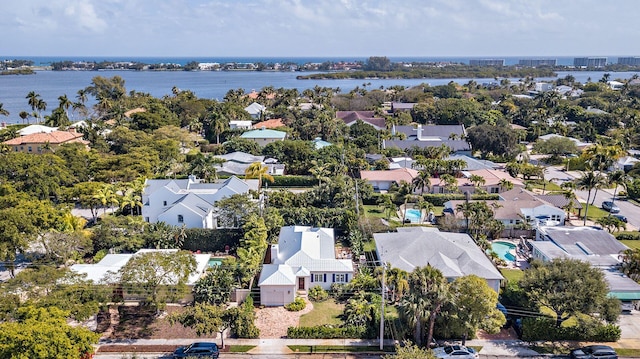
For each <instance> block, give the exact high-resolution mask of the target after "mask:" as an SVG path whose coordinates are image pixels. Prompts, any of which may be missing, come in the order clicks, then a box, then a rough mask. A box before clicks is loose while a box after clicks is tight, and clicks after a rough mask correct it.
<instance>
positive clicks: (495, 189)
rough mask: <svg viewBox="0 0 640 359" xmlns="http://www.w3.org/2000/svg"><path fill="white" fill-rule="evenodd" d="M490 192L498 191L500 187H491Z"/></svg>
mask: <svg viewBox="0 0 640 359" xmlns="http://www.w3.org/2000/svg"><path fill="white" fill-rule="evenodd" d="M491 193H500V187H491Z"/></svg>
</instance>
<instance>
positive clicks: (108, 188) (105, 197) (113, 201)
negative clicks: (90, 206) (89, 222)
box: [93, 184, 119, 215]
mask: <svg viewBox="0 0 640 359" xmlns="http://www.w3.org/2000/svg"><path fill="white" fill-rule="evenodd" d="M93 198H95V199H97V200H98V201H100V203H101V204H102V207H103V208H104V214H105V215H106V214H107V205H116V206H117V205H118V203H119V202H118V195H117V194H116V189H115V186H113V185H108V184H105V185H104V186H103V187H102V188H101V189H99V190H98V192H97V193H96V194H94V195H93Z"/></svg>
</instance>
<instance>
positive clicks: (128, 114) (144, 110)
mask: <svg viewBox="0 0 640 359" xmlns="http://www.w3.org/2000/svg"><path fill="white" fill-rule="evenodd" d="M139 112H147V109H145V108H144V107H137V108H134V109H131V110H129V111H127V112H125V113H124V117H131V116H133V114H136V113H139Z"/></svg>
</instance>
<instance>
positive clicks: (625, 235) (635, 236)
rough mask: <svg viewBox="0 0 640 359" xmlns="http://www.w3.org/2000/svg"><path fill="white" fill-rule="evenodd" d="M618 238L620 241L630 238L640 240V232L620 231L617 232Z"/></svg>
mask: <svg viewBox="0 0 640 359" xmlns="http://www.w3.org/2000/svg"><path fill="white" fill-rule="evenodd" d="M616 239H617V240H619V241H624V240H626V241H628V240H633V241H637V240H640V233H634V232H622V233H618V234H616Z"/></svg>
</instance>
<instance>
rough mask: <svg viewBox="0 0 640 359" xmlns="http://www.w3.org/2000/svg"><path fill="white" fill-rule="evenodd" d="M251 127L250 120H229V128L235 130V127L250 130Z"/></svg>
mask: <svg viewBox="0 0 640 359" xmlns="http://www.w3.org/2000/svg"><path fill="white" fill-rule="evenodd" d="M251 127H252V124H251V121H239V120H231V121H229V128H230V129H232V130H235V129H240V130H250V129H251Z"/></svg>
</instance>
